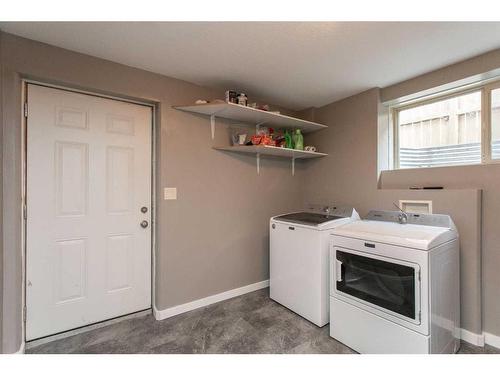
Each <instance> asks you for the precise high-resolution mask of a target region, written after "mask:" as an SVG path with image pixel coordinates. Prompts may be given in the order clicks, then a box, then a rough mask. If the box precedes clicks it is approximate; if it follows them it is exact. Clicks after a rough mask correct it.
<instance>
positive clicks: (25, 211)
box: [23, 204, 28, 220]
mask: <svg viewBox="0 0 500 375" xmlns="http://www.w3.org/2000/svg"><path fill="white" fill-rule="evenodd" d="M23 217H24V220H26V219H27V218H28V208H27V207H26V204H24V205H23Z"/></svg>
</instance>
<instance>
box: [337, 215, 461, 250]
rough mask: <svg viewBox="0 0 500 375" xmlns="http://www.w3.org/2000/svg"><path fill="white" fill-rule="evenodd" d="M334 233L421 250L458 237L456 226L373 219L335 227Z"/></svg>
mask: <svg viewBox="0 0 500 375" xmlns="http://www.w3.org/2000/svg"><path fill="white" fill-rule="evenodd" d="M332 234H333V235H338V236H342V237H350V238H356V239H361V240H365V241H373V242H380V243H386V244H390V245H396V246H404V247H410V248H414V249H420V250H430V249H432V248H434V247H436V246H439V245H441V244H443V243H445V242H448V241H451V240H453V239H455V238H457V237H458V233H457V231H456V229H455V228H454V226H453V227H451V228H445V227H434V226H428V225H418V224H399V223H394V222H387V221H373V220H359V221H354V222H352V223H348V224H346V225H343V226H340V227H337V228H335V229H334V230H333V232H332Z"/></svg>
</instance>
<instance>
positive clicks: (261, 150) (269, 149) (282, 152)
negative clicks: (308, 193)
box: [214, 146, 328, 176]
mask: <svg viewBox="0 0 500 375" xmlns="http://www.w3.org/2000/svg"><path fill="white" fill-rule="evenodd" d="M214 149H215V150H219V151H230V152H238V153H244V154H254V155H256V160H257V174H260V156H261V155H269V156H277V157H282V158H288V159H291V160H292V176H294V175H295V160H296V159H313V158H321V157H324V156H328V154H323V153H321V152H312V151H300V150H294V149H291V148H282V147H275V146H227V147H214Z"/></svg>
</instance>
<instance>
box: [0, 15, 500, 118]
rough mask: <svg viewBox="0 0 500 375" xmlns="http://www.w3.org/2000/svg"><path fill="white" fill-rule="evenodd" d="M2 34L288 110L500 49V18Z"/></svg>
mask: <svg viewBox="0 0 500 375" xmlns="http://www.w3.org/2000/svg"><path fill="white" fill-rule="evenodd" d="M0 29H2V30H3V31H5V32H8V33H13V34H17V35H20V36H23V37H26V38H30V39H35V40H39V41H42V42H45V43H49V44H52V45H56V46H59V47H63V48H67V49H70V50H74V51H78V52H82V53H86V54H89V55H93V56H97V57H101V58H104V59H107V60H112V61H116V62H119V63H122V64H126V65H130V66H134V67H137V68H142V69H145V70H149V71H152V72H156V73H161V74H164V75H167V76H171V77H175V78H179V79H183V80H186V81H189V82H193V83H197V84H200V85H203V86H210V87H217V88H222V89H228V88H233V89H236V90H241V91H244V92H246V93H247V94H248V95H249V96H250V101H251V100H252V98H251V96H257V97H261V98H263V99H265V100H268V101H269V102H271V103H274V104H279V105H283V106H286V107H289V108H292V109H302V108H306V107H310V106H316V107H318V106H322V105H324V104H328V103H330V102H332V101H335V100H338V99H341V98H344V97H347V96H350V95H353V94H356V93H358V92H361V91H364V90H366V89H369V88H372V87H376V86H378V87H385V86H388V85H391V84H393V83H396V82H399V81H402V80H405V79H408V78H411V77H414V76H416V75H419V74H422V73H425V72H428V71H431V70H434V69H437V68H440V67H442V66H446V65H449V64H451V63H454V62H457V61H460V60H463V59H466V58H468V57H472V56H474V55H478V54H480V53H483V52H486V51H488V50H492V49H495V48H499V47H500V38H498V35H499V34H500V22H494V23H481V22H453V23H449V22H448V23H447V22H401V23H389V22H312V23H292V22H285V23H279V22H270V23H262V22H253V23H242V22H230V23H222V22H198V23H196V22H151V23H143V22H123V23H122V22H119V23H112V22H104V23H88V22H83V23H70V22H62V23H56V22H45V23H40V22H33V23H25V22H24V23H23V22H13V23H7V22H0Z"/></svg>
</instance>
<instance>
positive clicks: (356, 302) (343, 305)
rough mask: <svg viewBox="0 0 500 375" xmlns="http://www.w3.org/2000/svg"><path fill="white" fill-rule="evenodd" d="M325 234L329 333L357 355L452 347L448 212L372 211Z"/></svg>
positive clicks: (455, 330)
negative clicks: (328, 236)
mask: <svg viewBox="0 0 500 375" xmlns="http://www.w3.org/2000/svg"><path fill="white" fill-rule="evenodd" d="M405 219H406V220H405ZM405 221H406V222H407V223H406V224H400V223H399V222H405ZM331 237H332V241H331V248H330V314H331V316H332V317H335V319H331V321H330V336H332V337H333V338H335V339H337V340H339V341H341V342H342V343H344V344H346V345H347V346H349V347H351V348H352V349H354V350H356V351H358V352H360V353H381V354H382V353H385V354H389V353H415V354H417V353H455V352H456V351H457V350H458V349H459V346H460V340H459V337H460V333H459V330H460V261H459V245H458V233H457V230H456V228H455V225H454V223H453V221H452V220H451V218H450V217H449V216H447V215H428V214H411V213H408V214H404V213H401V212H392V211H371V212H370V213H369V214H368V216H367V218H366V220H360V221H357V222H354V223H350V224H347V225H345V226H342V227H339V228H336V229H335V230H334V231H333V233H332V236H331Z"/></svg>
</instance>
